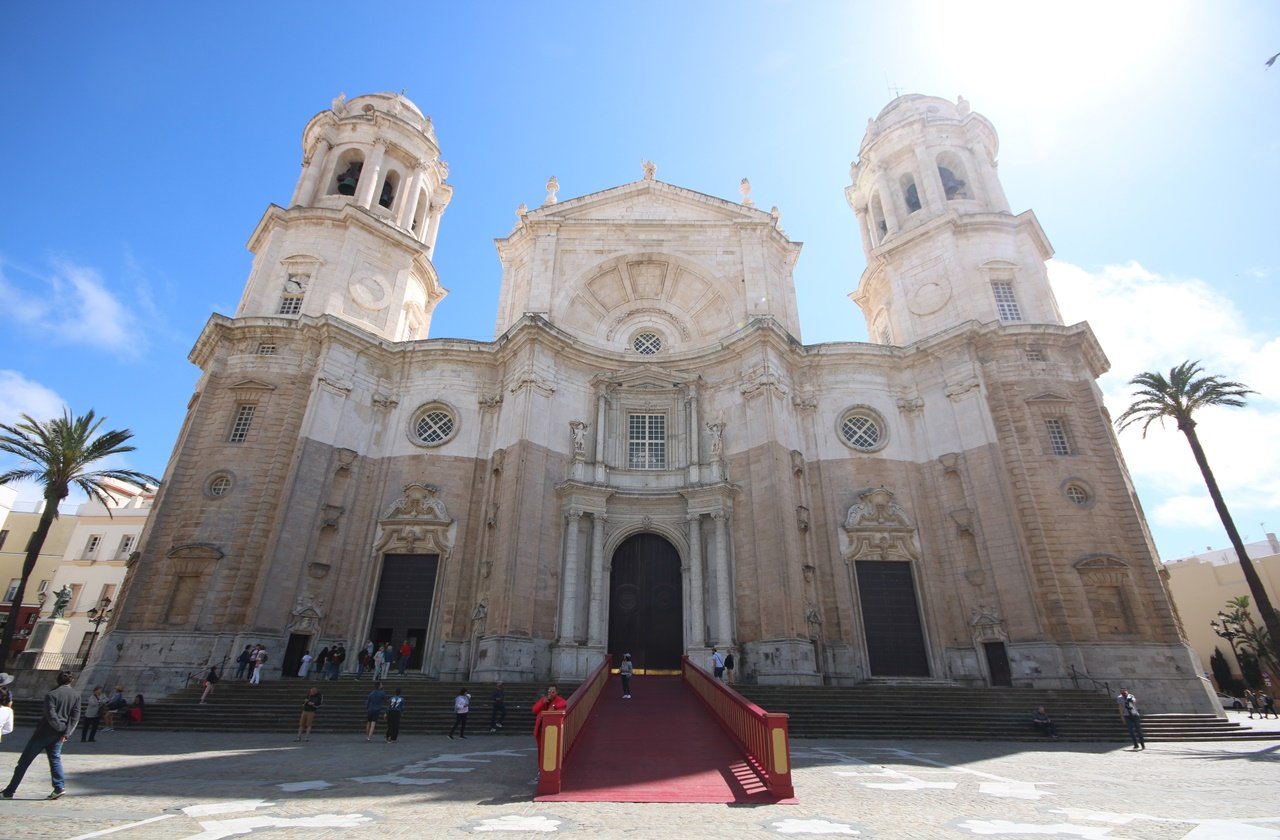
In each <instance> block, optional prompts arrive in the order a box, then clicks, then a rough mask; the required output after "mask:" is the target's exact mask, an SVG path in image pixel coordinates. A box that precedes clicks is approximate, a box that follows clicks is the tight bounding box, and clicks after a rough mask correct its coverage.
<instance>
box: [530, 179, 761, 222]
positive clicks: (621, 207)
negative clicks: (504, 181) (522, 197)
mask: <svg viewBox="0 0 1280 840" xmlns="http://www.w3.org/2000/svg"><path fill="white" fill-rule="evenodd" d="M529 217H530V218H532V219H542V220H549V221H551V220H555V221H568V220H574V221H602V222H628V221H645V222H655V221H656V222H732V221H752V222H760V221H767V220H770V217H769V214H768V213H763V212H761V211H760V210H758V209H756V208H755V207H749V206H747V205H744V204H738V203H735V202H732V201H726V200H724V199H722V198H716V197H715V196H710V195H706V194H704V193H700V192H695V191H694V190H688V189H685V188H683V187H676V186H673V185H671V184H667V183H664V182H662V181H656V180H653V181H650V180H643V181H633V182H631V183H630V184H623V185H622V186H619V187H613V188H611V189H607V190H602V191H601V192H597V193H591V194H589V195H584V196H579V197H578V198H571V199H568V200H567V201H561V202H560V203H558V204H550V205H544V206H542V207H539V208H538V209H537V210H532V211H530V212H529Z"/></svg>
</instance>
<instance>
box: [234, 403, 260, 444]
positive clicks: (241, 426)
mask: <svg viewBox="0 0 1280 840" xmlns="http://www.w3.org/2000/svg"><path fill="white" fill-rule="evenodd" d="M256 408H257V406H256V405H251V404H250V405H246V404H241V405H240V406H237V408H236V419H235V422H233V423H232V424H231V434H230V436H228V438H227V440H229V441H230V442H231V443H244V439H245V438H246V437H248V436H249V424H251V423H252V422H253V412H254V409H256Z"/></svg>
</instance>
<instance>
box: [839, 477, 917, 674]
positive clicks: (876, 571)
mask: <svg viewBox="0 0 1280 840" xmlns="http://www.w3.org/2000/svg"><path fill="white" fill-rule="evenodd" d="M893 498H894V497H893V493H890V492H889V491H888V490H886V489H884V488H883V487H876V488H871V489H868V490H863V491H862V492H861V493H859V494H858V501H857V502H856V503H855V504H853V505H851V506H850V508H849V512H848V514H847V515H846V516H845V520H844V528H843V530H844V540H843V542H844V544H845V549H844V561H845V564H846V565H847V566H848V567H849V576H850V585H851V586H852V588H853V591H854V596H855V597H854V603H855V604H857V605H858V607H859V611H860V614H861V623H862V631H863V641H864V643H865V647H866V654H867V668H868V671H869V672H870V674H871V676H873V677H928V676H931V675H932V670H931V668H930V664H929V660H930V657H929V645H928V641H927V635H926V632H925V620H924V610H923V608H922V606H923V605H922V604H921V603H920V597H919V593H920V590H921V587H920V581H919V580H918V577H919V567H920V554H919V552H918V551H917V550H916V547H915V541H916V529H915V526H914V525H913V524H912V523H911V521H910V520H909V519H908V518H907V514H906V512H905V511H903V509H902V508H901V507H900V506H899V505H898V504H897V503H896V502H894V500H893Z"/></svg>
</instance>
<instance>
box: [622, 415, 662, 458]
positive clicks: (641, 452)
mask: <svg viewBox="0 0 1280 840" xmlns="http://www.w3.org/2000/svg"><path fill="white" fill-rule="evenodd" d="M627 467H628V468H630V469H633V470H662V469H666V467H667V416H666V415H665V414H631V415H628V416H627Z"/></svg>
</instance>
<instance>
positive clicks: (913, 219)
mask: <svg viewBox="0 0 1280 840" xmlns="http://www.w3.org/2000/svg"><path fill="white" fill-rule="evenodd" d="M998 150H999V140H998V138H997V136H996V131H995V128H994V127H993V126H992V124H991V123H990V122H989V121H988V120H987V119H986V118H985V117H983V116H981V115H979V114H976V113H973V112H972V111H971V110H970V109H969V103H968V102H967V101H966V100H965V99H964V97H960V98H959V99H958V100H957V101H956V102H950V101H948V100H945V99H940V98H938V97H933V96H921V95H918V94H912V95H907V96H900V97H898V98H897V99H895V100H893V101H892V102H890V103H889V104H888V105H887V106H885V108H884V110H883V111H881V112H880V114H879V115H878V116H877V117H875V118H874V119H871V120H868V121H867V132H866V135H865V136H864V137H863V140H862V144H861V146H860V147H859V151H858V155H859V156H858V160H857V161H856V162H854V163H853V164H852V165H851V166H850V172H849V174H850V177H851V178H852V180H853V183H852V184H850V185H849V186H848V187H847V188H846V189H845V198H846V199H847V200H848V202H849V206H850V207H851V208H853V211H854V213H855V215H856V216H857V218H858V228H859V231H860V233H861V235H862V245H863V250H864V251H865V252H866V255H867V269H866V271H865V272H864V273H863V276H862V280H861V282H860V283H859V285H858V290H857V291H856V292H854V293H853V295H852V296H851V297H852V298H853V300H854V302H855V303H857V304H858V305H859V306H860V307H861V308H862V310H863V314H864V315H865V316H866V319H867V328H868V332H869V334H870V336H871V340H872V341H875V342H878V343H882V344H909V343H911V342H913V341H917V340H919V339H922V338H925V337H927V336H929V335H931V334H933V333H936V332H939V331H941V330H945V329H948V328H949V327H952V326H955V325H956V324H960V323H963V322H965V321H978V322H980V323H987V322H992V321H999V322H1002V323H1006V324H1016V323H1042V324H1043V323H1052V324H1060V323H1062V319H1061V316H1060V315H1059V314H1058V307H1057V304H1056V302H1055V301H1054V299H1053V293H1052V291H1051V290H1050V288H1049V281H1048V275H1047V272H1046V270H1045V261H1046V260H1048V259H1049V257H1051V256H1052V255H1053V250H1052V248H1051V247H1050V245H1049V242H1048V240H1047V239H1046V238H1045V235H1044V231H1043V230H1041V228H1040V225H1039V223H1038V222H1037V221H1036V218H1035V215H1034V214H1033V213H1031V211H1029V210H1028V211H1026V212H1024V213H1021V214H1019V215H1017V216H1015V215H1013V214H1012V213H1011V212H1010V210H1009V203H1008V201H1007V199H1006V198H1005V195H1004V190H1003V189H1002V188H1001V186H1000V179H999V176H998V174H997V171H996V156H997V152H998Z"/></svg>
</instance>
